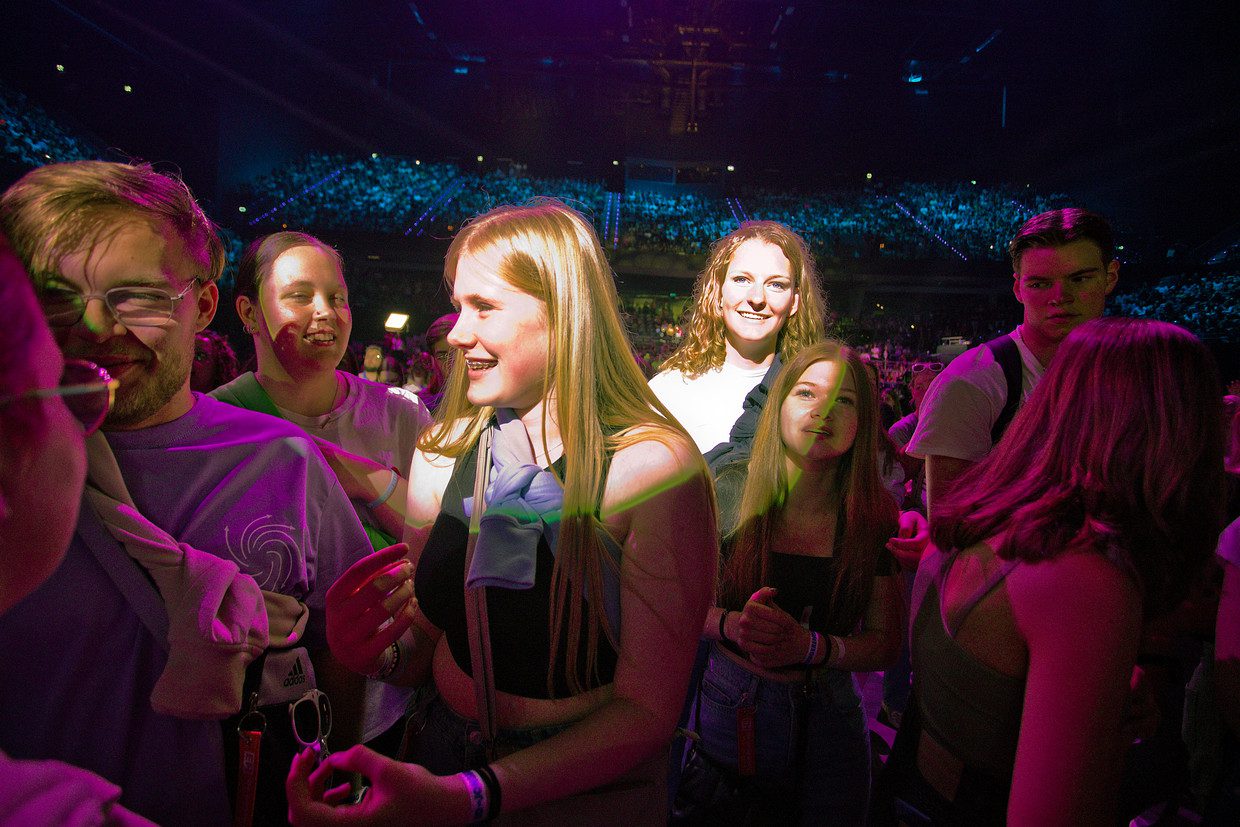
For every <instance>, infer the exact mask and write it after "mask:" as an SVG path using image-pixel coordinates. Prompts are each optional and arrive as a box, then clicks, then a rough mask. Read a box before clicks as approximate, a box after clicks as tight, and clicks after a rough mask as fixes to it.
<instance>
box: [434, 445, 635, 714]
mask: <svg viewBox="0 0 1240 827" xmlns="http://www.w3.org/2000/svg"><path fill="white" fill-rule="evenodd" d="M477 460H478V455H477V448H476V447H475V449H474V450H472V451H470V452H469V453H468V454H466V455H464V456H462V457H460V458H459V459H458V460H457V461H456V466H455V467H454V468H453V469H452V478H451V479H450V480H449V481H448V486H447V488H446V489H445V490H444V494H443V502H442V504H441V505H440V511H439V517H438V518H437V519H436V520H435V525H434V526H433V527H432V528H431V534H430V537H429V538H428V539H427V541H426V547H425V548H424V549H423V550H422V556H421V558H420V559H419V561H418V570H417V572H416V573H415V575H414V590H415V592H416V594H417V598H418V605H419V607H420V608H421V609H422V613H423V614H425V615H426V617H427V619H428V620H430V622H431V623H433V624H435V626H436V627H438V628H440V629H442V630H443V633H444V635H445V636H446V637H447V639H448V648H449V649H450V650H451V652H452V659H453V660H455V661H456V665H457V666H458V667H460V669H461V671H463V672H464V673H465V674H467V675H470V676H472V674H473V673H472V669H471V664H470V659H469V631H468V627H467V625H466V622H465V546H466V543H467V541H468V537H469V519H468V518H467V517H466V516H465V508H464V504H463V500H464V498H465V497H467V496H472V495H473V480H474V469H475V467H476V466H477ZM563 463H564V460H563V459H561V460H560V461H559V462H557V463H556V470H557V471H559V472H560V473H561V475H562V474H563V471H564V466H563ZM599 531H600V533H603V532H602V529H601V528H600V529H599ZM600 539H602V538H600ZM606 539H607V542H610V543H611V544H612V545H613V546H614V545H615V542H614V540H612V539H611V538H610V536H608V537H607V538H606ZM554 565H555V557H554V556H553V555H552V553H551V549H550V548H549V547H548V545H547V541H546V538H543V539H540V540H539V543H538V559H537V562H536V564H535V570H534V586H533V587H532V588H529V589H500V588H490V589H487V615H488V618H489V619H490V626H491V657H492V661H493V666H494V670H495V688H496V689H497V690H499V691H500V692H507V693H508V694H510V695H519V696H522V697H525V698H549V697H551V695H550V694H548V692H547V666H548V659H549V650H550V644H551V626H550V618H551V572H552V568H553V567H554ZM582 611H583V617H584V612H585V611H586V604H585V601H584V599H583V601H582ZM582 626H583V628H582V631H581V642H580V643H579V644H578V652H579V657H578V663H577V674H578V675H579V677H580V680H581V683H582V685H583V686H585V687H586V688H594V687H596V686H603V685H605V684H609V683H611V682H612V680H613V679H614V677H615V672H616V651H615V650H614V649H613V648H612V647H611V646H610V644H609V643H608V642H607V637H606V635H602V634H600V635H599V642H598V657H597V665H598V676H597V678H596V677H595V676H594V675H587V674H585V663H586V659H585V655H586V633H587V630H586V628H585V624H584V623H583V624H582ZM617 632H618V630H617ZM566 649H567V632H566V633H565V639H564V640H561V641H560V646H559V648H558V650H557V656H556V668H555V673H554V685H555V697H557V698H563V697H567V696H569V695H570V694H572V693H571V692H570V691H569V687H568V681H567V679H566V678H565V676H564V668H563V663H564V658H565V651H566Z"/></svg>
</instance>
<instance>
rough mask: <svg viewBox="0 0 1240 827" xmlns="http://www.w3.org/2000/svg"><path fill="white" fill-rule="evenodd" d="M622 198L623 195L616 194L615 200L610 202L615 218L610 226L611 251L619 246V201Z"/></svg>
mask: <svg viewBox="0 0 1240 827" xmlns="http://www.w3.org/2000/svg"><path fill="white" fill-rule="evenodd" d="M621 198H624V194H623V193H619V192H618V193H616V200H615V201H613V202H612V204H614V205H615V206H614V209H615V212H616V217H615V218H614V219H613V220H612V226H611V249H613V250H614V249H616V248H617V247H618V246H619V245H620V199H621Z"/></svg>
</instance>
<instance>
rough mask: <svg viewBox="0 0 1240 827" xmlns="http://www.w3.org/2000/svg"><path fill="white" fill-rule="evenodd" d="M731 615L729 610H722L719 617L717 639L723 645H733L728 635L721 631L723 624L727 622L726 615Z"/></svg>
mask: <svg viewBox="0 0 1240 827" xmlns="http://www.w3.org/2000/svg"><path fill="white" fill-rule="evenodd" d="M731 613H732V610H731V609H724V610H723V612H722V613H721V614H720V615H719V639H720V640H722V641H723V642H725V643H733V642H734V641H733V640H732V639H731V638H729V637H728V633H727V632H725V631H724V630H723V625H724V623H726V622H727V620H728V615H729V614H731Z"/></svg>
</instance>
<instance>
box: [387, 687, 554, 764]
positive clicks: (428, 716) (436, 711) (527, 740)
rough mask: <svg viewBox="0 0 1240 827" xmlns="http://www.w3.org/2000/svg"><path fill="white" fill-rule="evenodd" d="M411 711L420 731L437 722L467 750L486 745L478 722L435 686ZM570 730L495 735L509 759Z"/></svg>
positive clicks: (499, 750)
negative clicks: (451, 703) (458, 709)
mask: <svg viewBox="0 0 1240 827" xmlns="http://www.w3.org/2000/svg"><path fill="white" fill-rule="evenodd" d="M411 709H412V717H413V719H414V720H415V721H417V722H418V725H419V728H421V727H424V726H426V725H427V724H428V723H430V722H432V721H433V722H434V724H435V726H436V728H438V729H439V730H440V731H441V732H444V733H447V734H449V735H450V736H451V738H452V740H453V741H455V742H456V743H457V744H459V745H461V746H462V747H464V748H466V749H468V748H469V747H470V746H480V745H481V743H482V735H481V729H480V727H479V725H478V722H477V721H474V720H470V719H469V718H466V717H464V716H463V715H460V714H458V713H457V712H456V711H455V710H454V709H452V707H450V706H448V704H447V703H446V702H444V699H443V698H442V697H441V696H440V694H439V692H438V691H437V690H435V688H434V687H433V686H424V687H422V688H420V689H419V690H418V691H417V693H415V695H414V698H413V700H412V701H411ZM570 726H572V724H571V723H569V724H557V725H555V726H547V727H532V728H530V729H506V728H501V729H500V730H499V731H498V732H497V733H496V734H495V751H496V754H498V755H508V754H510V753H513V752H516V751H517V750H522V749H525V748H526V747H530V746H533V745H534V744H537V743H539V742H540V741H545V740H546V739H548V738H550V737H551V736H553V735H557V734H559V733H561V732H563V731H564V730H566V729H568V727H570Z"/></svg>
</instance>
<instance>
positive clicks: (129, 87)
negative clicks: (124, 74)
mask: <svg viewBox="0 0 1240 827" xmlns="http://www.w3.org/2000/svg"><path fill="white" fill-rule="evenodd" d="M124 88H125V91H126V92H132V91H133V87H132V86H130V85H129V84H128V83H126V84H125V87H124Z"/></svg>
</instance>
